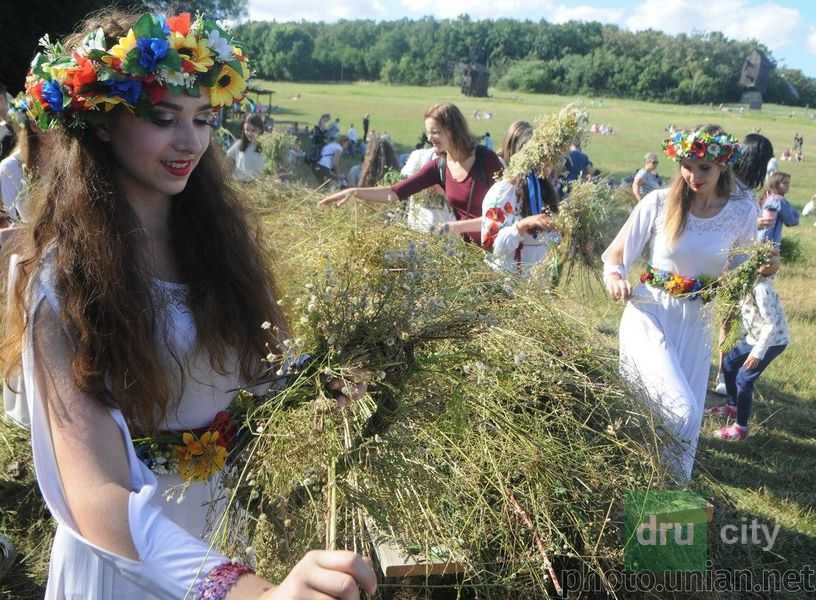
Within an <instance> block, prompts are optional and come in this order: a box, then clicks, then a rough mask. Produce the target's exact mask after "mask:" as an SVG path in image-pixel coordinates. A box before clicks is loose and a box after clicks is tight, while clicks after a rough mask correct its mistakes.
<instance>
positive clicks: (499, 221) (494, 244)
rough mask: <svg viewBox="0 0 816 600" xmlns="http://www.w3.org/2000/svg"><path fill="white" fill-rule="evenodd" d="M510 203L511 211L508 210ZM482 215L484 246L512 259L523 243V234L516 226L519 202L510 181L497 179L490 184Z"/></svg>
mask: <svg viewBox="0 0 816 600" xmlns="http://www.w3.org/2000/svg"><path fill="white" fill-rule="evenodd" d="M508 204H509V205H510V207H511V210H509V211H508V210H506V208H507V205H508ZM482 217H483V218H482V246H483V247H484V248H485V249H486V250H492V252H493V254H495V255H497V256H502V257H504V258H508V259H510V260H512V259H513V257H514V256H515V252H516V250H517V249H518V247H519V244H520V243H521V234H519V231H518V228H517V227H516V223H517V222H518V202H517V200H516V194H515V190H514V189H513V185H512V184H511V183H510V182H508V181H497V182H496V183H494V184H493V185H492V186H490V189H489V190H488V191H487V194H485V197H484V200H483V201H482Z"/></svg>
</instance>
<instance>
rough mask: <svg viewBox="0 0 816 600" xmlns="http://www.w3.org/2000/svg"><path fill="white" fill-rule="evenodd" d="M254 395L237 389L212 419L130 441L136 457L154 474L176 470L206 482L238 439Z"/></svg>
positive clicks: (238, 443)
mask: <svg viewBox="0 0 816 600" xmlns="http://www.w3.org/2000/svg"><path fill="white" fill-rule="evenodd" d="M254 403H255V397H254V396H253V395H252V394H251V393H249V392H247V391H240V392H238V394H236V396H235V398H233V400H232V402H230V404H229V406H228V407H227V408H226V409H225V410H222V411H219V412H218V413H216V415H215V417H214V418H213V420H212V422H211V423H210V424H209V425H207V426H205V427H201V428H199V429H193V430H190V431H162V432H159V433H157V434H156V435H154V436H153V437H145V438H139V439H135V440H133V446H134V448H135V450H136V456H137V457H138V458H139V460H141V461H142V462H143V463H144V464H145V465H147V467H148V468H149V469H150V470H151V471H153V472H154V473H155V474H156V475H168V474H170V473H178V474H179V475H180V476H181V478H182V479H184V480H185V481H207V480H208V479H209V478H210V477H212V476H213V475H215V474H216V473H218V472H219V471H221V470H222V469H223V468H224V465H225V464H226V462H227V458H228V456H229V455H230V454H231V453H233V452H234V451H236V450H237V449H238V448H239V447H240V446H241V445H242V444H241V443H240V442H239V439H242V438H243V436H242V435H240V434H241V433H242V432H243V431H245V430H244V427H243V426H244V422H245V418H246V415H247V412H248V411H249V409H250V408H251V407H252V406H253V405H254Z"/></svg>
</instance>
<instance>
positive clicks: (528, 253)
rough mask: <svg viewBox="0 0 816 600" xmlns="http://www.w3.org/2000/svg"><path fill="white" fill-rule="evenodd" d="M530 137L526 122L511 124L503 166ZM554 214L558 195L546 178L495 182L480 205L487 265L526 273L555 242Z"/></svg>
mask: <svg viewBox="0 0 816 600" xmlns="http://www.w3.org/2000/svg"><path fill="white" fill-rule="evenodd" d="M532 135H533V127H532V125H530V124H529V123H528V122H526V121H516V122H515V123H513V124H512V125H510V128H509V129H508V130H507V134H506V135H505V136H504V141H503V142H502V160H504V162H505V164H506V163H508V162H509V161H510V157H511V156H513V155H514V154H515V153H516V152H518V151H519V150H521V149H522V148H523V147H524V144H526V143H527V142H528V141H530V137H531V136H532ZM531 192H532V193H531ZM531 200H532V201H531ZM556 212H558V194H557V192H556V191H555V188H553V186H552V184H551V183H550V181H549V179H547V178H544V179H542V178H539V177H535V176H532V175H531V176H528V177H523V178H522V177H519V178H516V179H515V180H514V181H507V180H504V179H502V180H500V181H497V182H496V183H494V184H493V186H492V187H491V188H490V190H489V191H488V192H487V195H486V196H485V199H484V202H483V204H482V247H483V248H484V249H485V250H489V251H491V253H490V254H488V255H487V261H488V263H489V264H490V265H491V266H493V267H494V268H496V269H500V270H503V271H508V272H521V273H522V274H525V273H527V272H528V271H529V269H530V267H532V266H533V265H534V264H536V263H537V262H539V261H541V260H542V259H543V258H544V257H545V256H547V253H548V252H549V250H550V248H552V246H553V244H556V243H558V240H559V236H558V233H557V232H555V231H553V225H552V216H551V215H552V214H554V213H556Z"/></svg>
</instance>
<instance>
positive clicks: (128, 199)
mask: <svg viewBox="0 0 816 600" xmlns="http://www.w3.org/2000/svg"><path fill="white" fill-rule="evenodd" d="M84 34H87V35H84ZM226 36H227V33H226V32H225V31H223V30H221V29H219V28H218V27H217V25H215V24H214V22H212V21H206V20H204V19H195V20H192V19H191V17H190V15H189V13H182V14H180V15H177V16H175V17H171V18H167V19H165V18H163V17H157V16H153V15H142V16H141V17H138V20H137V17H136V16H135V15H128V14H124V13H121V12H118V11H109V12H106V13H104V14H100V15H97V16H95V17H93V18H92V19H91V20H89V21H88V22H86V23H85V27H84V28H83V34H77V35H76V36H73V37H71V38H69V39H68V40H66V42H65V49H66V50H65V51H64V52H63V51H62V50H61V48H60V47H58V46H51V47H49V48H47V49H46V50H45V51H44V52H43V54H40V55H38V58H37V59H35V62H34V63H33V64H32V70H33V75H32V76H31V78H30V79H29V81H28V86H27V91H28V94H29V100H30V107H31V113H32V115H33V116H34V117H35V118H37V119H38V120H39V122H40V124H41V125H42V126H49V127H51V128H52V131H53V133H52V134H51V135H53V136H55V139H54V144H55V156H60V157H62V159H61V160H58V161H52V164H50V165H49V168H48V170H47V171H46V172H45V173H44V174H43V181H42V186H41V187H40V188H39V189H38V190H37V191H36V192H35V194H34V195H33V196H32V203H33V206H34V210H35V212H34V220H33V222H32V224H31V226H30V229H29V234H30V235H28V236H27V239H26V240H25V242H24V243H23V247H22V250H21V251H20V253H21V259H20V262H19V277H18V283H17V285H16V288H15V289H14V290H11V291H10V293H13V294H15V297H16V303H15V306H14V307H13V310H12V312H11V314H10V315H9V316H8V318H7V320H6V326H7V330H6V336H5V340H4V345H3V359H4V360H3V365H4V371H5V375H6V376H7V377H8V376H9V375H10V374H11V373H12V372H17V373H20V372H21V373H22V376H23V379H24V386H23V389H24V391H25V396H26V401H27V404H28V411H29V413H30V420H31V443H32V449H33V454H34V464H35V469H36V473H37V480H38V484H39V486H40V489H41V491H42V493H43V497H44V498H45V501H46V503H47V504H48V507H49V510H50V511H51V513H52V515H53V516H54V517H55V519H56V520H57V523H58V527H57V533H56V536H55V539H54V543H53V546H52V552H51V564H50V567H49V578H48V587H47V590H46V598H47V599H48V600H59V599H63V598H83V599H91V600H102V599H110V598H115V599H116V600H136V599H140V600H141V599H156V598H160V599H171V598H172V599H181V598H193V599H197V598H204V597H206V598H212V599H223V598H229V599H230V600H239V599H241V600H242V599H256V598H263V599H269V600H271V599H274V598H293V597H297V598H301V597H314V598H317V597H320V598H347V599H351V598H357V597H358V586H361V587H364V588H365V589H367V590H368V591H372V590H373V588H374V586H375V578H374V574H373V571H372V570H371V568H370V566H369V565H368V564H367V563H366V562H365V561H364V560H363V559H362V558H360V557H359V556H357V555H355V554H353V553H350V552H315V553H310V554H308V555H307V556H306V557H305V558H304V559H303V560H302V561H301V562H300V563H299V564H298V565H297V566H296V567H295V568H294V569H293V570H292V571H291V573H290V574H289V575H288V576H287V577H286V578H285V579H284V580H283V581H282V582H281V583H280V585H279V586H278V587H274V586H273V585H272V584H270V583H269V582H266V581H264V580H263V579H261V578H259V577H256V576H255V575H254V574H252V573H251V571H250V570H249V569H248V568H246V567H244V566H242V565H238V564H236V563H231V562H229V561H228V560H227V559H226V558H225V557H224V556H223V555H221V554H220V553H219V552H218V551H217V550H216V549H214V548H212V547H211V544H210V543H209V541H208V540H207V538H206V534H207V513H208V510H210V511H213V510H215V512H217V511H218V509H219V505H216V506H215V507H213V506H208V503H209V502H210V501H211V500H212V494H213V493H214V492H216V491H217V489H216V488H217V484H218V474H217V473H216V474H215V475H213V476H212V477H211V478H210V479H209V480H208V481H202V482H197V483H196V482H194V483H192V484H190V485H189V487H188V488H187V489H186V490H185V492H184V497H183V500H182V501H181V502H180V503H176V502H175V501H172V502H168V501H167V499H165V497H164V495H165V492H168V491H172V489H173V487H174V486H178V485H179V484H180V483H181V482H182V479H181V478H180V477H179V473H178V472H171V473H167V474H164V475H158V476H157V475H154V474H153V473H152V472H151V471H150V470H149V469H148V468H147V466H146V465H145V464H144V463H142V462H140V461H139V459H138V458H137V457H136V454H135V451H134V445H133V441H132V437H131V432H133V433H134V434H136V433H138V434H139V435H150V434H152V433H154V432H157V431H164V430H182V431H184V430H187V431H189V430H192V429H197V428H201V427H207V426H208V424H210V423H212V422H213V420H214V417H215V416H216V415H217V414H218V413H219V411H223V410H224V409H225V408H226V407H227V405H228V404H229V402H230V400H231V397H232V395H233V394H232V393H231V392H230V390H231V389H233V388H236V387H239V386H243V385H246V384H247V383H248V382H250V381H252V380H253V379H254V378H255V377H257V375H258V371H259V363H260V361H259V357H260V356H263V355H265V354H266V352H267V350H266V348H265V344H266V342H268V341H270V340H269V339H267V338H266V337H265V333H266V332H264V331H263V330H262V329H261V327H260V324H261V322H262V321H266V320H271V321H272V322H274V323H275V324H276V325H277V326H278V327H279V328H280V329H281V330H283V331H285V328H286V324H285V323H284V320H283V316H282V315H281V313H280V311H279V309H278V308H277V305H276V302H275V297H276V296H275V289H274V285H273V283H272V281H273V280H272V276H271V275H272V274H271V272H270V271H269V267H268V262H267V260H266V257H265V255H264V252H263V250H262V248H263V246H262V245H261V243H260V241H259V240H258V239H257V237H256V235H254V234H252V233H250V232H251V231H253V228H251V227H250V226H249V222H248V218H247V215H246V212H245V209H244V207H243V204H242V202H241V200H240V199H239V198H238V197H236V195H235V194H234V192H232V191H231V189H230V188H229V187H228V186H227V185H225V183H224V182H225V180H226V177H225V176H224V173H223V172H222V170H221V167H220V161H219V160H218V157H217V155H216V152H214V151H213V150H212V148H211V147H210V136H211V128H210V126H209V125H210V122H211V121H212V117H213V116H214V113H213V109H214V108H216V107H218V106H222V105H228V104H231V103H232V102H233V101H234V100H235V99H237V98H240V96H241V95H242V94H243V90H244V87H245V83H244V79H245V77H246V75H247V74H248V69H246V65H245V63H244V61H245V60H246V58H245V57H244V56H243V55H242V54H241V53H240V52H238V51H237V50H236V49H235V48H234V47H233V45H232V44H231V43H230V42H228V41H227V39H226ZM137 38H138V39H137ZM145 38H147V39H145ZM117 40H118V43H117ZM143 42H145V43H143ZM171 50H172V52H171ZM174 53H175V54H174ZM52 60H54V61H59V64H60V69H52V68H51V67H50V61H52ZM163 61H164V62H163ZM228 62H229V63H230V64H232V65H235V66H240V68H241V70H242V73H238V72H237V71H236V70H235V69H234V68H233V67H231V66H229V65H228V64H227V63H228ZM66 63H68V64H66ZM187 63H189V65H188V64H187ZM174 64H175V65H176V66H175V67H174V66H173V65H174ZM179 65H180V66H179ZM179 68H181V69H183V72H184V73H185V74H188V75H190V76H189V77H187V78H185V77H184V76H183V75H181V74H180V72H174V69H175V70H178V69H179ZM211 69H218V77H214V78H204V79H198V78H197V77H198V75H196V73H199V72H202V73H206V72H208V71H209V70H211ZM103 73H104V74H105V76H106V77H105V78H104V79H103V78H101V77H99V75H100V74H103ZM145 73H155V74H158V75H157V76H156V79H153V80H151V81H144V80H142V79H141V77H142V76H143V75H144V74H145ZM191 74H192V75H191ZM165 77H168V78H171V80H172V81H173V82H176V83H177V82H178V81H185V82H186V84H187V85H188V86H189V93H184V92H183V91H182V90H181V89H180V88H174V89H170V88H166V87H164V85H165V83H166V81H167V79H163V78H165ZM148 86H151V87H150V88H149V89H148ZM66 95H67V96H70V97H71V98H70V100H69V101H67V102H63V98H66V97H67V96H66ZM105 106H107V107H108V108H111V109H112V110H104V107H105ZM78 125H84V126H78ZM343 401H345V399H343ZM202 438H203V436H202ZM216 519H217V515H216Z"/></svg>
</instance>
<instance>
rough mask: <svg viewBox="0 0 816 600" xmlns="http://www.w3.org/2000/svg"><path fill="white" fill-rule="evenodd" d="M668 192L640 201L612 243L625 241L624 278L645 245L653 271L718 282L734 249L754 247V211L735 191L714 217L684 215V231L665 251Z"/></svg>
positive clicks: (754, 206) (657, 193) (752, 203)
mask: <svg viewBox="0 0 816 600" xmlns="http://www.w3.org/2000/svg"><path fill="white" fill-rule="evenodd" d="M668 191H669V190H667V189H663V190H655V191H653V192H650V193H649V194H647V195H646V196H644V197H643V198H642V199H641V201H640V202H638V203H637V205H636V206H635V208H634V209H633V210H632V212H631V214H630V215H629V219H628V220H627V221H626V224H625V225H624V226H623V228H622V229H621V230H620V232H619V233H618V236H617V239H619V238H621V237H623V239H624V250H623V269H624V275H625V274H626V273H628V272H629V269H631V267H632V265H633V264H634V263H635V261H637V259H639V258H640V257H641V254H642V253H643V251H644V249H645V248H646V247H647V245H648V246H649V249H648V251H647V253H648V262H649V264H650V265H652V266H653V267H654V268H655V269H661V270H664V271H670V272H672V273H678V274H680V275H683V276H684V277H699V276H700V275H707V276H710V277H718V276H719V275H720V274H721V273H722V272H723V270H724V269H725V268H726V266H727V265H728V260H729V256H730V255H731V253H732V252H733V250H734V249H736V248H739V247H745V246H750V245H751V244H753V243H754V236H755V235H756V219H757V216H758V214H759V209H758V208H757V206H756V203H754V202H752V201H751V200H750V199H749V197H748V196H747V195H745V194H744V193H743V192H740V191H736V192H735V193H734V194H732V195H731V197H730V198H729V200H728V202H726V203H725V206H723V208H722V209H721V210H720V212H719V213H717V214H716V215H714V216H713V217H709V218H705V219H704V218H700V217H695V216H694V215H693V214H691V213H689V214H688V220H687V222H686V227H685V229H684V230H683V232H682V233H681V235H680V237H679V238H678V239H677V241H676V243H675V244H674V246H673V247H670V246H669V245H668V243H667V238H666V234H665V232H664V223H665V210H666V196H667V195H668ZM617 239H616V241H617ZM612 245H614V242H613V244H612ZM610 247H611V246H610ZM608 252H609V250H607V252H605V253H604V255H603V261H604V264H609V255H608Z"/></svg>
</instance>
